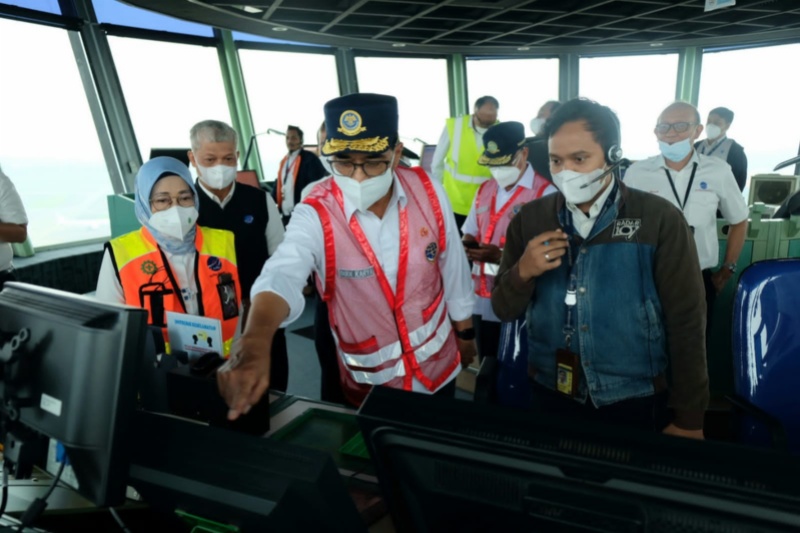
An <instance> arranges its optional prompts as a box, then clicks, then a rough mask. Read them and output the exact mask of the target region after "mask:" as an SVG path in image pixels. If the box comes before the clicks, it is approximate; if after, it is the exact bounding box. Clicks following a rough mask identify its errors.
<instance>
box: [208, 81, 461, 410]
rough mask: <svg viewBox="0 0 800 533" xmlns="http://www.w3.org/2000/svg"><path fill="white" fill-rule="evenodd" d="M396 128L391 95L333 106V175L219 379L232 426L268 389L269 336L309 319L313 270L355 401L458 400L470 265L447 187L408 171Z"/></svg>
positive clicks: (270, 269)
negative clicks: (382, 395) (371, 395)
mask: <svg viewBox="0 0 800 533" xmlns="http://www.w3.org/2000/svg"><path fill="white" fill-rule="evenodd" d="M397 122H398V116H397V100H396V99H395V98H394V97H392V96H384V95H379V94H353V95H348V96H342V97H340V98H336V99H334V100H331V101H329V102H328V103H327V104H325V124H326V129H327V134H328V137H327V140H326V141H325V144H324V145H323V146H322V150H321V151H322V154H323V155H324V156H327V157H329V158H330V163H331V168H332V169H333V176H332V177H330V178H328V179H326V180H324V181H323V182H321V183H320V184H318V185H317V186H316V187H314V189H313V190H312V191H311V193H310V194H309V195H308V197H306V199H305V200H304V201H303V203H302V204H301V205H299V206H298V207H297V208H296V209H295V211H294V214H293V215H292V221H291V222H290V224H289V226H288V228H287V233H286V238H285V240H284V241H283V243H282V244H281V246H280V247H279V248H278V250H277V252H276V253H275V255H273V256H272V257H271V258H270V260H269V261H267V263H266V264H265V265H264V270H263V271H262V273H261V276H260V277H259V279H258V280H257V281H256V283H255V285H254V286H253V290H252V292H251V296H252V302H253V304H252V305H253V306H252V309H251V316H250V317H249V320H248V321H247V328H246V330H245V332H244V334H243V335H242V338H241V339H240V342H239V343H238V345H237V346H236V348H235V355H234V358H233V360H232V361H231V363H230V364H228V365H226V366H225V367H224V369H223V370H222V371H221V372H220V373H219V374H218V380H219V386H220V391H221V393H222V395H223V396H224V398H225V400H226V401H227V403H228V405H229V407H230V415H229V416H230V417H231V418H236V417H237V416H239V414H241V413H245V412H247V411H248V410H249V408H250V406H252V405H253V404H255V403H256V402H257V401H258V399H259V397H260V396H261V395H262V394H263V393H264V391H265V390H266V388H267V385H268V384H269V379H270V342H269V339H271V338H272V335H273V334H274V332H275V331H276V329H277V328H278V327H280V326H286V325H287V324H289V323H291V322H293V321H294V320H295V319H297V317H299V316H300V314H301V312H302V310H303V305H304V299H303V297H302V292H301V291H302V288H303V286H304V284H305V280H306V279H307V278H308V275H309V274H310V273H311V272H314V273H315V274H316V280H317V289H318V291H319V292H320V294H322V298H323V301H325V302H326V303H327V304H328V310H329V318H330V324H331V330H332V333H333V336H334V339H335V341H336V346H337V352H338V355H339V358H338V359H339V361H338V363H339V369H340V376H341V378H340V379H341V385H342V391H343V393H344V396H345V398H346V400H347V401H348V402H349V403H351V404H353V405H360V404H361V402H362V401H363V399H364V397H365V396H366V394H367V393H368V392H369V390H370V388H371V387H372V386H374V385H384V386H389V387H395V388H400V389H405V390H411V391H417V392H421V393H427V394H448V395H451V396H452V395H453V394H454V392H455V377H456V375H457V374H458V373H459V371H460V370H461V366H462V365H467V364H469V363H470V362H471V361H472V359H473V358H474V355H475V351H476V349H475V342H474V330H473V329H472V305H473V296H472V288H471V283H470V279H469V269H468V266H467V261H466V257H465V255H464V254H463V253H462V252H461V250H460V248H459V234H458V229H457V228H456V227H455V224H454V219H453V213H452V209H451V207H450V204H449V203H448V201H447V197H446V196H445V194H444V190H443V189H442V187H441V185H439V184H438V183H434V182H433V181H432V180H431V179H430V178H429V177H428V176H427V175H426V174H425V173H424V171H422V170H421V169H404V168H399V167H398V163H399V161H400V154H401V153H402V149H403V145H402V143H400V142H398V135H397ZM459 363H461V364H459Z"/></svg>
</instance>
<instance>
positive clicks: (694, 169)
mask: <svg viewBox="0 0 800 533" xmlns="http://www.w3.org/2000/svg"><path fill="white" fill-rule="evenodd" d="M695 172H697V161H695V162H694V163H693V164H692V175H691V177H690V178H689V185H687V187H686V194H685V195H684V197H683V203H681V197H680V196H678V189H676V188H675V182H674V181H672V174H670V173H669V170H667V169H666V168H665V169H664V173H665V174H666V175H667V179H668V180H669V185H670V187H672V194H674V195H675V201H677V202H678V207H680V208H681V211H683V210H684V208H686V202H688V201H689V193H691V192H692V183H694V174H695Z"/></svg>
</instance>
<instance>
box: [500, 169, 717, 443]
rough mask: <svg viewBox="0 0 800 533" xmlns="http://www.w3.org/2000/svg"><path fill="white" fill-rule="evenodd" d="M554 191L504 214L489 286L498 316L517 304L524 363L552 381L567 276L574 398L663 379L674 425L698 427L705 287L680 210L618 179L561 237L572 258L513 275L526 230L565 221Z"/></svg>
mask: <svg viewBox="0 0 800 533" xmlns="http://www.w3.org/2000/svg"><path fill="white" fill-rule="evenodd" d="M566 211H567V209H566V205H565V201H564V197H563V195H561V194H553V195H550V196H549V197H545V198H542V199H539V200H535V201H533V202H530V203H528V204H526V205H525V206H524V207H523V208H522V210H520V212H519V213H518V214H517V215H516V216H515V217H514V219H512V222H511V224H510V225H509V229H508V233H507V236H506V247H505V249H504V251H503V258H502V260H501V263H500V269H499V273H498V276H497V282H496V284H495V287H494V290H493V292H492V306H493V309H494V311H495V313H497V315H498V317H499V318H500V319H501V320H513V319H515V318H517V317H518V316H519V315H520V314H522V313H523V312H525V313H526V316H527V322H528V362H529V373H530V375H531V376H533V379H535V380H536V381H537V382H538V383H540V384H541V385H543V386H545V387H548V388H550V389H555V388H556V350H558V349H559V348H566V339H565V321H566V311H567V307H566V305H565V296H566V293H567V288H568V285H569V283H570V273H572V275H573V276H574V288H575V291H576V300H577V301H576V304H575V306H574V307H573V309H572V317H573V320H572V327H573V328H574V331H573V334H572V337H571V343H570V349H571V350H572V351H574V352H576V353H578V354H579V355H580V361H581V367H582V368H581V371H582V372H581V373H582V376H581V379H580V387H579V391H578V398H577V399H578V400H579V401H581V402H586V401H591V402H592V403H593V404H594V405H595V406H597V407H600V406H604V405H608V404H612V403H614V402H617V401H620V400H625V399H629V398H636V397H643V396H648V395H651V394H653V392H654V390H655V386H654V380H655V378H656V377H658V379H657V381H658V382H659V383H665V382H666V381H667V380H669V382H670V383H669V387H670V405H671V406H672V407H673V408H674V409H675V410H676V418H675V422H676V423H681V424H682V425H681V427H686V428H690V427H702V417H703V411H704V409H705V407H706V405H707V402H708V374H707V370H706V360H705V290H704V287H703V281H702V276H701V273H700V267H699V262H698V259H697V251H696V249H695V246H694V242H693V240H692V235H691V232H690V230H689V228H688V226H687V225H686V221H685V220H684V219H683V216H682V215H681V213H680V211H679V210H677V209H676V208H675V207H674V206H672V205H671V204H669V202H666V201H664V200H663V199H662V198H658V197H656V196H654V195H651V194H648V193H645V192H642V191H638V190H633V189H629V188H627V187H625V185H624V184H622V183H620V184H619V192H618V194H617V195H616V198H615V199H614V201H613V203H612V204H611V205H610V206H609V207H608V208H607V209H605V210H604V211H603V212H602V213H601V214H600V216H599V217H598V219H597V221H596V222H595V225H594V227H593V228H592V231H591V233H590V235H589V236H588V238H587V239H586V240H585V241H581V240H580V237H577V238H576V237H570V248H571V255H572V257H573V258H574V260H573V261H572V267H570V265H569V261H568V260H566V256H565V258H562V264H561V266H559V267H558V268H556V269H554V270H550V271H547V272H545V273H544V274H542V275H541V276H539V277H537V278H533V279H531V280H528V281H523V280H522V279H521V278H520V275H519V268H518V262H519V260H520V258H521V257H522V255H523V253H525V249H526V245H527V244H528V242H529V241H530V240H531V239H534V238H535V237H536V236H537V235H540V234H542V233H544V232H546V231H552V230H556V229H559V228H560V229H562V230H564V231H565V232H567V233H569V232H568V231H567V227H566V226H567V225H566V224H565V222H566Z"/></svg>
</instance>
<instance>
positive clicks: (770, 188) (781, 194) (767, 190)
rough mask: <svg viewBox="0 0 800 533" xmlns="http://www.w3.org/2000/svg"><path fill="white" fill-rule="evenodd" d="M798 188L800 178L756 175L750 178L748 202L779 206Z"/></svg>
mask: <svg viewBox="0 0 800 533" xmlns="http://www.w3.org/2000/svg"><path fill="white" fill-rule="evenodd" d="M798 188H800V176H787V175H784V174H756V175H754V176H752V177H751V178H750V201H749V202H748V205H753V204H755V203H756V202H761V203H763V204H767V205H771V206H779V205H781V204H782V203H783V202H784V201H785V200H786V199H787V198H789V197H790V196H791V195H792V193H794V192H795V191H797V190H798Z"/></svg>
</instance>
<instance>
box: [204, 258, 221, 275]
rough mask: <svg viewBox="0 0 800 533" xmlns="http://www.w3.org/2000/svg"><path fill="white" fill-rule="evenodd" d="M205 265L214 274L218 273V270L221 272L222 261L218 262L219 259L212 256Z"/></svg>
mask: <svg viewBox="0 0 800 533" xmlns="http://www.w3.org/2000/svg"><path fill="white" fill-rule="evenodd" d="M206 264H207V265H208V268H210V269H211V270H213V271H214V272H219V271H220V270H222V261H220V259H219V257H214V256H211V257H209V258H208V261H206Z"/></svg>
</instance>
